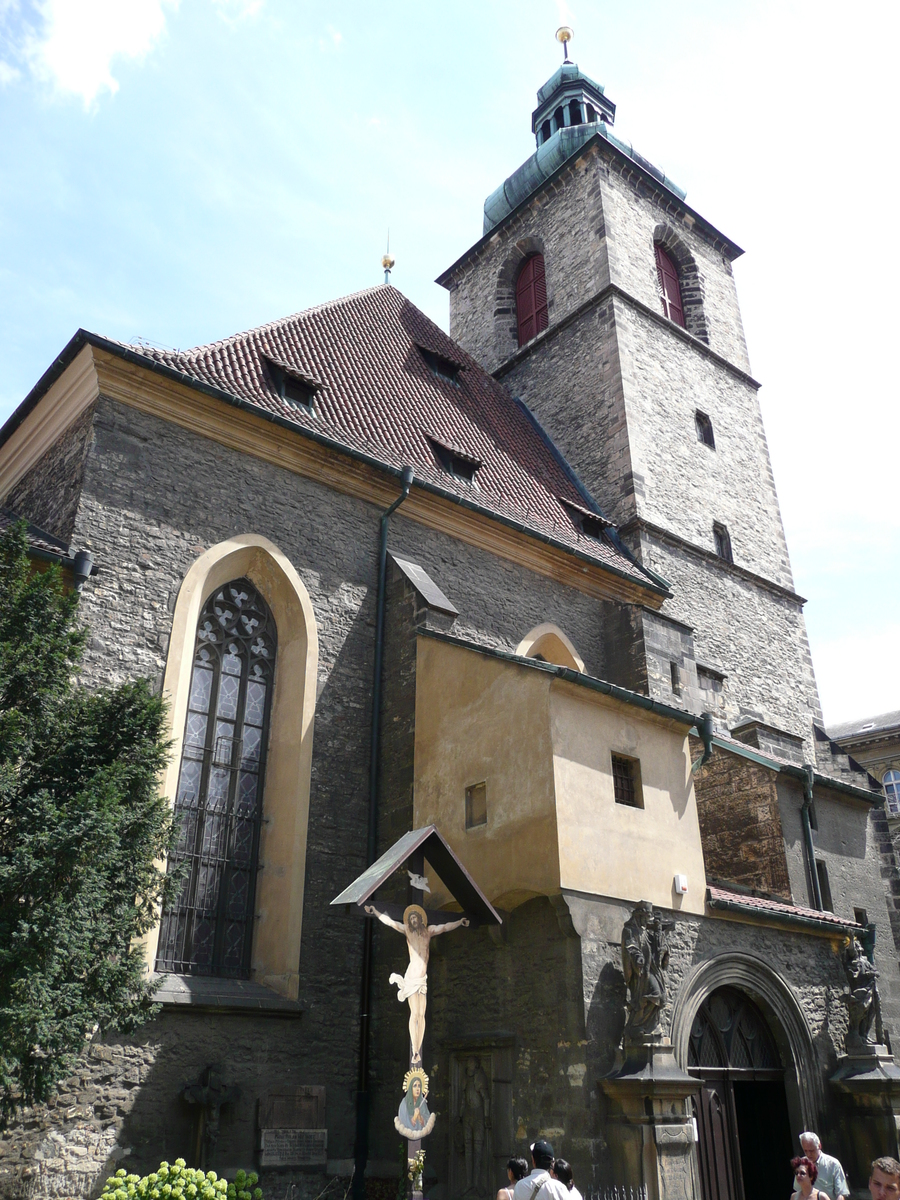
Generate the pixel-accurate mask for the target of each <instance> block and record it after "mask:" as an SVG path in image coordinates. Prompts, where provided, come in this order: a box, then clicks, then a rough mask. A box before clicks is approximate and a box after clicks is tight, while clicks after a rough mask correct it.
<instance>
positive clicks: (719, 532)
mask: <svg viewBox="0 0 900 1200" xmlns="http://www.w3.org/2000/svg"><path fill="white" fill-rule="evenodd" d="M713 541H714V543H715V547H716V554H718V556H719V558H723V559H724V560H725V562H728V563H733V562H734V556H733V554H732V552H731V536H730V534H729V532H728V530H727V529H726V528H725V526H724V525H720V524H719V522H718V521H716V522H715V523H714V524H713Z"/></svg>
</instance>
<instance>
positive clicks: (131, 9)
mask: <svg viewBox="0 0 900 1200" xmlns="http://www.w3.org/2000/svg"><path fill="white" fill-rule="evenodd" d="M177 5H178V0H43V3H42V4H41V5H40V6H39V11H40V13H41V16H42V17H43V27H42V29H41V30H40V32H36V33H34V34H33V35H32V37H31V39H30V42H29V45H28V51H27V53H28V58H29V60H30V62H31V65H32V69H33V70H34V72H35V74H36V75H38V76H39V77H42V78H44V79H48V80H50V81H51V82H52V83H53V84H54V86H55V87H56V88H58V89H59V90H60V91H61V92H69V93H72V94H74V95H76V96H80V97H81V98H82V99H83V100H84V103H85V106H86V107H87V106H88V105H90V104H91V103H92V102H93V101H94V100H95V99H96V98H97V96H98V94H99V93H100V92H101V91H103V90H107V91H109V92H116V91H118V88H119V84H118V82H117V81H116V79H115V77H114V76H113V73H112V67H113V60H114V59H115V58H118V57H122V58H133V59H134V58H137V59H140V58H143V57H144V56H145V55H146V54H148V53H149V52H150V51H151V50H152V49H153V47H154V46H155V45H156V44H157V42H158V41H159V39H160V38H161V37H162V34H163V32H164V31H165V27H166V13H165V11H164V10H165V9H166V8H175V7H177Z"/></svg>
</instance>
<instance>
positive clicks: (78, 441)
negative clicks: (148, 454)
mask: <svg viewBox="0 0 900 1200" xmlns="http://www.w3.org/2000/svg"><path fill="white" fill-rule="evenodd" d="M93 421H94V406H93V405H92V406H91V407H90V408H88V409H86V410H85V412H83V413H82V414H81V416H80V417H79V418H78V419H77V420H76V421H74V422H73V424H72V425H70V426H69V428H68V429H67V430H66V431H65V433H63V435H62V437H60V438H59V439H58V441H57V442H56V445H55V446H54V447H53V448H52V450H50V452H49V453H48V454H45V455H44V457H43V458H42V459H41V461H40V462H39V463H37V464H36V465H35V466H34V467H32V469H31V470H30V471H29V472H28V473H27V474H26V475H25V476H23V478H22V479H20V480H19V482H18V483H17V484H16V486H15V487H14V488H13V489H12V491H11V492H10V493H9V495H8V496H7V497H6V498H5V500H4V504H6V505H7V506H8V507H9V508H11V509H13V510H14V511H15V512H17V513H19V514H21V515H27V516H28V519H29V520H30V521H32V522H33V523H34V524H35V525H38V526H39V527H40V528H41V529H45V530H46V531H47V533H52V534H53V535H54V537H58V538H61V539H62V541H64V542H70V541H71V539H72V532H73V529H74V523H75V512H76V510H77V508H78V496H79V494H80V492H81V483H82V479H83V476H84V463H85V459H86V457H87V454H88V451H89V449H90V444H91V438H92V436H93Z"/></svg>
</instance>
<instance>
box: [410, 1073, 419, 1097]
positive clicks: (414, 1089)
mask: <svg viewBox="0 0 900 1200" xmlns="http://www.w3.org/2000/svg"><path fill="white" fill-rule="evenodd" d="M410 1087H411V1089H412V1096H413V1100H420V1099H421V1098H422V1080H421V1079H419V1077H418V1076H416V1078H415V1079H414V1080H413V1081H412V1083H411V1084H410Z"/></svg>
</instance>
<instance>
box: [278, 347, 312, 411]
mask: <svg viewBox="0 0 900 1200" xmlns="http://www.w3.org/2000/svg"><path fill="white" fill-rule="evenodd" d="M266 368H267V370H268V372H269V376H270V378H271V380H272V386H273V387H274V388H275V391H276V392H277V393H278V395H279V397H280V398H281V399H282V400H283V401H284V402H285V404H287V405H288V407H289V408H296V409H297V410H298V411H305V412H312V406H313V397H314V396H315V394H316V392H317V391H318V389H319V384H318V383H316V381H315V380H313V379H309V378H307V377H306V376H303V375H301V374H299V372H295V371H292V370H290V369H289V368H288V367H283V366H282V365H281V364H280V363H276V362H273V361H272V360H271V359H266Z"/></svg>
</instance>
